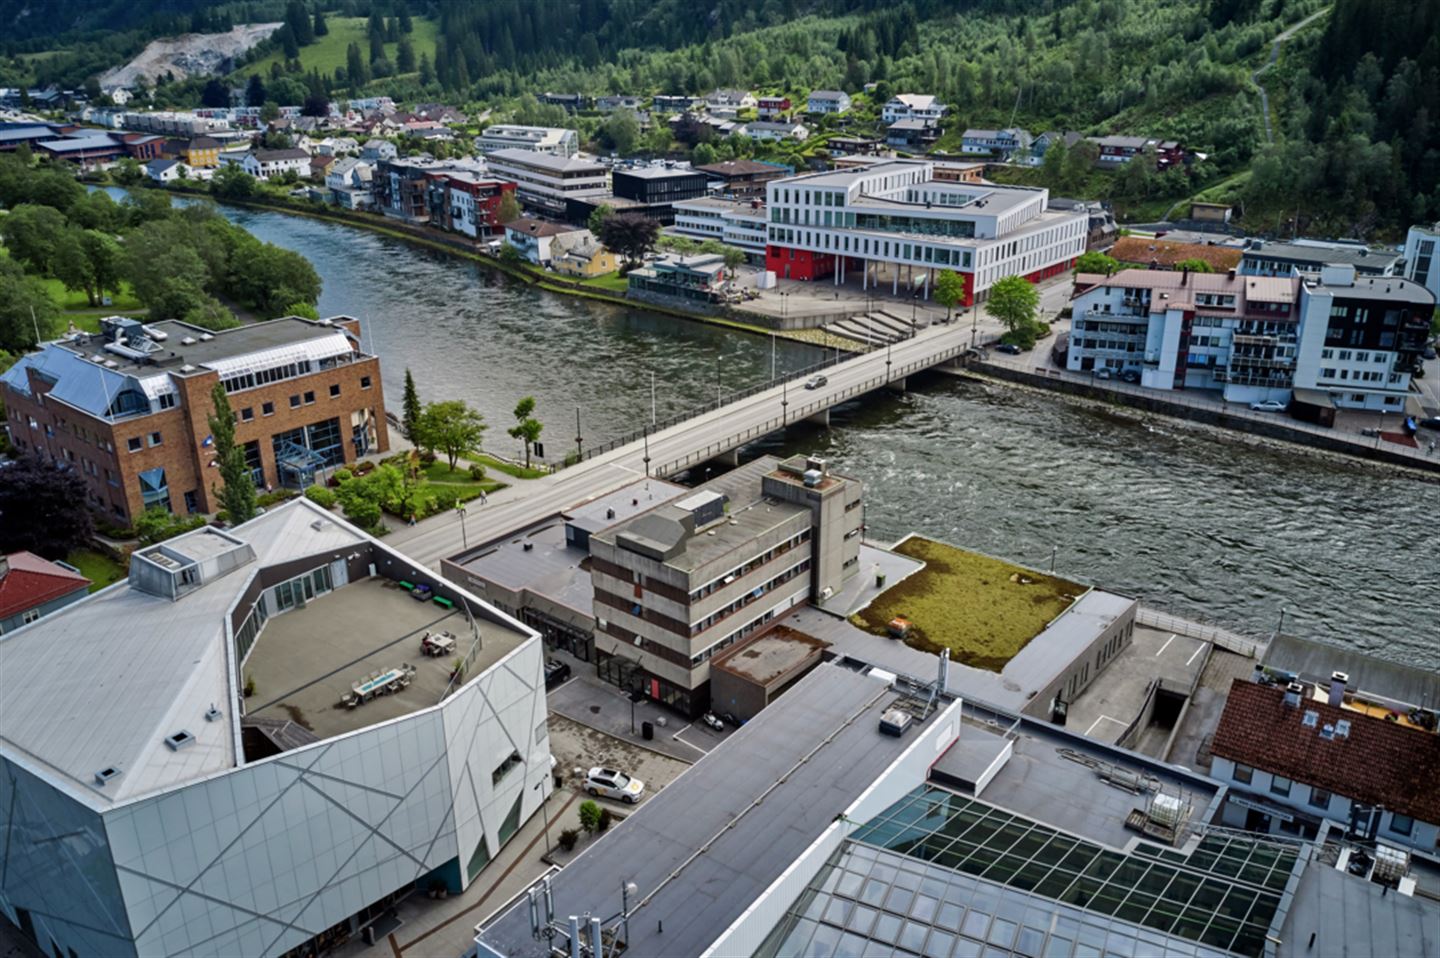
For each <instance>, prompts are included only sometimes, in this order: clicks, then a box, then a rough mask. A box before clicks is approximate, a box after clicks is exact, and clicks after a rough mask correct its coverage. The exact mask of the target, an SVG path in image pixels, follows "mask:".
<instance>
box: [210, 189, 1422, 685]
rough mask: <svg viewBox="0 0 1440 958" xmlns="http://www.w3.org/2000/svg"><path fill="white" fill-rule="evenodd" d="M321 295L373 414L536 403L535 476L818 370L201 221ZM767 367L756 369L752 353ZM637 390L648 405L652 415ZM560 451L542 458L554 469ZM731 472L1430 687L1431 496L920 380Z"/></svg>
mask: <svg viewBox="0 0 1440 958" xmlns="http://www.w3.org/2000/svg"><path fill="white" fill-rule="evenodd" d="M222 210H223V212H224V214H225V215H226V216H227V217H228V218H229V219H231V220H233V221H234V222H236V223H238V224H240V225H241V226H243V227H245V228H246V229H248V230H250V231H251V232H252V233H254V234H255V235H256V236H258V237H259V238H260V239H263V240H266V241H268V242H272V243H275V244H277V245H279V246H283V247H285V248H287V249H293V250H296V251H298V252H300V253H302V254H304V255H305V256H306V257H308V258H309V259H310V261H311V262H312V263H314V265H315V268H316V270H317V271H318V272H319V273H320V275H321V277H322V278H323V279H324V284H325V286H324V293H323V294H322V296H321V299H320V313H321V315H322V316H331V315H336V314H342V313H343V314H348V315H352V316H356V317H359V318H360V319H361V320H362V321H363V324H364V328H365V343H364V345H365V347H366V349H367V350H371V351H373V352H375V353H377V354H378V355H379V356H380V358H381V362H382V368H383V371H384V386H385V392H386V395H387V400H388V404H389V406H390V407H391V408H392V409H396V408H398V406H399V401H400V395H401V385H402V382H403V379H404V375H405V370H406V368H407V367H408V368H409V369H410V370H411V371H412V372H413V373H414V375H415V378H416V382H417V384H418V386H419V390H420V394H421V398H422V399H423V400H427V401H429V400H436V399H450V398H458V399H464V400H466V401H467V402H469V403H471V404H472V405H474V406H476V407H477V408H478V409H479V410H480V411H481V412H482V413H484V415H485V418H486V421H487V422H488V423H489V424H490V429H489V432H488V433H487V440H486V446H487V447H488V448H490V449H492V450H494V451H496V452H500V453H502V454H509V455H512V456H513V455H518V452H519V450H518V442H517V441H516V440H513V439H511V438H510V437H509V436H508V435H506V433H505V429H506V428H507V427H508V426H509V425H511V424H512V416H511V413H510V410H511V409H512V408H513V407H514V405H515V402H516V400H518V399H519V398H520V397H522V396H525V395H534V396H535V397H536V399H537V400H538V407H537V413H538V415H539V417H540V418H541V419H542V421H543V422H544V423H545V434H544V435H543V436H542V442H544V444H545V446H546V447H547V449H546V451H547V453H548V454H549V455H550V456H551V457H552V458H558V456H557V453H558V452H560V451H562V450H566V449H569V448H573V446H574V437H575V411H576V409H577V407H578V408H579V410H580V431H581V435H582V436H583V437H584V439H585V442H586V444H587V445H588V444H591V443H594V442H600V441H604V440H605V439H608V438H611V437H613V436H616V435H619V434H621V433H624V432H627V431H630V430H633V429H636V428H639V427H640V426H641V425H643V424H644V423H645V422H646V421H648V420H649V417H650V416H651V410H652V395H653V408H654V411H655V413H656V414H657V415H658V416H659V418H661V419H664V418H665V417H666V416H669V415H674V414H676V413H680V412H684V411H685V410H687V409H690V408H693V407H695V406H697V405H699V404H701V403H704V402H708V401H711V400H713V399H714V398H715V397H716V395H717V388H718V389H719V390H720V391H722V392H724V393H729V392H731V391H733V390H737V389H740V388H743V387H745V386H749V385H752V384H755V383H757V382H760V381H762V380H764V379H767V378H768V377H769V375H770V371H771V364H772V362H773V363H774V364H775V365H776V367H777V368H778V369H780V370H794V369H800V368H803V367H805V366H807V365H809V364H811V363H814V362H816V361H817V360H818V359H819V358H820V353H819V351H818V350H817V349H815V348H813V347H808V346H805V345H802V344H797V343H792V342H786V341H783V340H781V341H779V342H778V343H775V344H772V342H771V341H770V340H768V339H766V338H763V337H758V336H751V335H747V334H744V333H738V332H733V331H730V330H725V329H721V328H717V327H712V326H706V325H703V324H700V323H695V322H689V321H686V320H681V319H675V318H672V317H668V316H661V315H658V314H655V313H651V312H647V311H645V310H642V309H625V308H618V307H614V306H610V305H608V304H602V303H596V302H591V301H587V300H582V299H576V298H572V297H566V296H561V295H557V294H552V293H546V292H542V291H538V290H535V289H532V288H529V287H527V286H525V285H523V284H521V283H517V282H513V281H510V280H507V279H504V278H502V277H497V276H494V275H492V274H490V273H489V272H487V271H486V270H484V269H483V268H482V267H480V266H477V265H476V264H474V263H470V262H467V261H464V260H461V259H458V258H454V257H450V256H447V255H445V254H441V253H435V252H431V251H429V250H424V249H420V248H417V247H414V246H410V245H407V244H406V243H404V242H401V241H397V240H392V239H390V238H387V237H383V236H379V235H377V234H374V233H370V232H367V231H364V230H360V229H355V228H351V227H346V226H340V225H336V224H333V223H328V222H322V221H318V220H312V219H308V218H303V217H296V216H290V215H286V214H283V213H272V212H260V211H255V210H250V209H237V208H233V207H222ZM772 350H773V352H772ZM652 377H653V384H654V388H653V393H652ZM557 447H558V448H557ZM747 452H754V453H758V452H773V453H796V452H806V453H810V452H814V453H819V454H821V455H824V456H825V457H827V458H828V459H829V461H830V462H831V464H832V468H834V469H835V470H836V471H839V472H842V473H845V474H847V475H851V476H854V477H857V478H859V479H861V480H863V481H864V483H865V498H866V503H867V504H866V511H867V522H868V525H869V534H870V536H871V537H872V538H874V539H878V540H884V541H891V540H894V539H898V538H899V537H901V536H903V535H904V534H906V533H908V532H912V531H914V532H918V533H921V534H923V535H927V536H932V537H935V538H939V539H944V540H947V541H949V542H953V543H955V544H957V545H960V546H964V547H967V548H972V549H977V550H980V551H983V552H988V553H991V554H993V555H997V556H1001V557H1005V558H1009V559H1012V560H1015V561H1017V562H1023V563H1027V564H1029V565H1032V566H1035V567H1037V568H1042V569H1043V568H1048V566H1049V563H1050V557H1051V550H1052V548H1053V549H1054V550H1055V569H1056V571H1057V572H1058V573H1061V574H1068V575H1071V576H1074V577H1077V578H1081V579H1083V580H1084V581H1090V582H1093V583H1095V584H1096V585H1099V586H1103V587H1105V588H1109V589H1114V590H1117V591H1120V592H1123V593H1126V594H1129V595H1135V596H1138V597H1140V598H1141V599H1142V600H1144V601H1146V602H1147V603H1148V604H1150V605H1153V606H1155V607H1157V608H1159V609H1161V610H1162V611H1167V610H1168V611H1173V612H1175V613H1176V614H1181V615H1186V616H1192V617H1204V618H1207V619H1210V620H1213V621H1215V622H1217V623H1218V624H1222V625H1225V626H1227V627H1230V628H1234V629H1237V630H1240V631H1244V632H1248V633H1251V634H1256V635H1268V634H1270V632H1271V630H1273V629H1274V628H1275V627H1276V625H1277V621H1278V619H1279V616H1280V609H1281V608H1282V607H1284V608H1286V609H1287V610H1288V613H1287V615H1286V618H1285V630H1286V632H1289V633H1293V634H1297V635H1302V636H1305V637H1308V638H1314V639H1320V640H1323V641H1327V642H1331V643H1336V644H1340V645H1346V646H1350V647H1353V648H1357V649H1360V650H1363V651H1366V652H1371V653H1374V654H1377V655H1380V656H1383V657H1386V658H1389V659H1393V660H1395V661H1399V662H1403V663H1406V664H1411V665H1418V666H1423V667H1426V668H1437V667H1440V629H1437V627H1436V618H1435V611H1434V609H1433V608H1430V607H1429V605H1428V603H1430V602H1433V601H1434V596H1435V581H1436V579H1437V578H1440V558H1437V554H1436V551H1435V543H1436V542H1437V537H1436V535H1435V530H1434V528H1433V523H1434V521H1435V520H1434V514H1433V507H1427V502H1433V499H1434V495H1435V492H1434V487H1433V486H1431V485H1428V484H1425V483H1421V482H1418V481H1415V480H1413V479H1407V478H1403V477H1400V476H1393V475H1390V474H1387V473H1384V472H1379V471H1376V470H1373V469H1371V468H1370V467H1367V466H1362V465H1358V464H1356V465H1351V464H1348V463H1344V462H1336V461H1332V460H1328V459H1324V458H1320V457H1312V456H1309V455H1303V454H1297V453H1296V452H1295V451H1294V450H1290V449H1284V448H1274V449H1271V448H1253V447H1250V446H1246V445H1241V444H1239V443H1238V442H1235V441H1234V440H1233V439H1230V438H1228V437H1226V436H1223V435H1220V434H1212V433H1210V432H1205V431H1197V430H1191V429H1188V428H1185V427H1182V426H1179V425H1176V424H1173V423H1170V422H1168V421H1166V420H1154V419H1145V420H1138V419H1136V418H1133V417H1128V416H1117V415H1113V414H1110V413H1107V412H1104V411H1101V410H1095V409H1088V408H1081V407H1076V406H1071V405H1067V404H1065V403H1063V402H1059V401H1056V400H1054V399H1053V398H1049V397H1044V396H1037V395H1032V394H1029V393H1026V392H1022V391H1015V390H1009V389H1003V388H999V387H996V388H990V387H985V386H982V385H976V384H973V383H964V382H961V381H958V380H951V379H948V378H945V377H942V376H939V375H935V376H931V377H926V378H925V380H924V381H923V382H922V383H920V384H919V385H918V386H917V388H915V389H913V390H912V391H911V392H909V393H908V394H906V395H904V396H892V395H889V394H883V393H876V394H873V395H870V396H866V397H864V398H863V399H862V400H861V401H858V402H855V403H851V404H849V405H847V406H845V407H841V408H840V409H839V410H837V411H836V414H835V416H834V418H833V419H832V423H831V426H830V428H829V429H821V428H819V427H808V426H807V427H795V428H792V429H791V430H789V431H788V432H787V433H786V434H785V435H783V436H775V437H771V438H769V439H767V440H765V441H764V442H762V443H757V444H756V445H755V446H754V447H752V448H751V449H750V450H747Z"/></svg>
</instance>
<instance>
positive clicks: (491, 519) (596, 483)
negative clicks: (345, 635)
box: [389, 322, 971, 567]
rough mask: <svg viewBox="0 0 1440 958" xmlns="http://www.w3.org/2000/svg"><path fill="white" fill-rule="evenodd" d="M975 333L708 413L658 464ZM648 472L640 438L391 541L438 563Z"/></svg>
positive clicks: (852, 392) (836, 370)
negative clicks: (814, 386)
mask: <svg viewBox="0 0 1440 958" xmlns="http://www.w3.org/2000/svg"><path fill="white" fill-rule="evenodd" d="M970 335H971V331H970V327H969V324H968V323H963V322H956V323H954V324H951V325H948V326H931V327H930V328H928V329H923V330H921V331H920V333H919V334H918V335H917V336H916V337H915V338H913V339H909V340H906V341H904V342H901V343H898V344H896V345H895V346H894V347H892V348H891V349H889V350H885V349H877V350H875V351H873V352H871V353H868V354H864V355H859V356H855V357H852V358H850V359H847V360H844V361H842V362H841V363H839V364H838V365H836V366H833V367H831V368H829V369H827V370H826V371H825V375H826V377H827V379H828V380H829V382H828V383H827V384H826V385H825V386H823V387H821V388H819V389H814V390H807V389H805V388H803V385H802V384H801V383H800V382H793V383H791V384H789V385H788V388H782V387H777V388H774V389H769V390H766V391H765V392H761V393H756V394H755V395H753V396H748V397H746V398H744V399H740V400H737V401H736V402H733V403H731V404H729V405H727V406H724V407H722V408H720V409H717V410H712V411H710V412H707V413H704V414H702V415H700V416H697V417H696V418H694V419H691V420H688V421H687V422H684V423H681V424H680V425H677V426H672V427H670V428H669V429H665V430H663V431H661V432H658V433H656V434H655V435H653V436H651V437H650V442H649V454H650V465H651V466H652V467H654V471H656V472H659V473H674V472H678V471H680V469H681V468H684V467H685V466H688V465H694V464H696V463H699V462H703V461H705V460H707V459H711V458H714V457H715V456H717V455H719V454H721V453H723V452H726V451H728V450H730V449H733V448H735V447H737V446H739V445H742V444H744V443H745V442H748V441H750V440H752V439H756V438H759V437H760V436H763V435H766V434H768V433H771V432H774V431H775V430H777V429H779V428H780V427H781V425H782V417H783V423H785V424H788V423H793V422H798V421H800V420H802V419H805V418H807V417H808V416H810V415H813V414H815V413H817V412H819V411H820V410H823V409H827V408H829V407H830V406H834V405H837V404H838V403H840V402H844V401H845V400H847V399H850V398H853V397H854V396H856V395H862V394H864V393H866V392H870V391H871V390H873V389H876V388H878V387H879V386H881V385H882V384H883V383H884V382H886V381H890V380H894V379H898V378H901V377H902V376H903V375H904V374H905V372H904V371H905V370H906V368H907V367H909V366H911V365H915V364H918V365H919V366H920V367H924V368H928V367H930V366H933V365H935V364H936V362H937V361H938V358H942V357H943V358H948V357H949V356H954V355H958V354H959V353H960V352H962V351H963V350H964V348H965V347H967V346H968V345H969V343H970ZM887 363H888V369H889V370H890V373H889V374H888V375H887ZM645 474H646V462H645V446H644V444H643V442H633V443H630V444H629V445H626V446H622V447H620V448H618V449H613V450H610V451H609V452H607V453H605V454H603V455H600V456H597V457H596V458H594V459H588V460H586V461H585V462H583V463H581V464H579V465H576V466H571V467H570V468H568V469H562V470H561V471H559V472H557V473H555V474H554V475H550V476H546V477H545V478H543V479H533V480H529V481H519V482H516V483H515V484H514V485H512V486H510V487H509V488H507V489H503V490H501V491H499V492H496V493H494V494H492V495H491V496H490V497H489V503H488V504H487V505H483V506H482V505H476V504H475V503H474V502H472V503H471V504H470V505H469V507H468V510H467V513H466V515H465V517H464V518H463V519H462V518H461V517H460V515H459V514H455V513H452V514H450V515H442V516H436V517H434V518H432V519H429V520H427V521H426V522H423V523H421V524H419V525H416V526H406V527H404V528H401V529H398V530H396V531H395V532H393V533H392V534H391V535H390V537H389V541H390V543H391V544H393V545H394V546H395V547H396V548H398V549H399V550H400V551H401V552H404V553H405V554H407V555H409V556H410V557H411V558H413V559H415V560H417V561H419V562H422V563H424V564H425V565H428V566H433V567H438V565H439V562H440V559H441V558H444V557H447V556H453V555H455V554H457V553H459V552H461V551H462V550H463V549H464V547H465V545H466V544H468V543H470V542H474V543H479V542H483V541H486V540H487V539H490V538H492V537H494V536H496V535H502V534H504V533H505V532H508V531H510V530H512V529H516V528H519V527H521V526H523V525H526V524H528V523H530V522H534V521H537V520H539V519H543V518H544V517H546V516H549V515H553V514H555V513H557V512H559V511H561V510H563V509H566V508H569V507H570V506H573V505H575V504H576V503H578V502H582V501H585V500H587V499H591V498H594V497H596V496H599V495H603V494H605V493H607V492H611V491H613V490H615V489H617V488H619V487H620V486H623V485H625V484H626V483H629V482H633V481H634V480H635V479H638V478H642V477H643V476H644V475H645ZM462 522H463V523H464V526H463V528H462Z"/></svg>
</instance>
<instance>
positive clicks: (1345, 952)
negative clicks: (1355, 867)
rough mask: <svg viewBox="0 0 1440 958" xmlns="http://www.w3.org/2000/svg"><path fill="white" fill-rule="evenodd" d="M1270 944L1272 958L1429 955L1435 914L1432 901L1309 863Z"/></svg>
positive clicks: (1439, 932)
mask: <svg viewBox="0 0 1440 958" xmlns="http://www.w3.org/2000/svg"><path fill="white" fill-rule="evenodd" d="M1276 939H1277V940H1276V942H1275V952H1274V953H1275V955H1276V958H1290V956H1292V955H1294V956H1297V958H1299V956H1304V958H1312V956H1316V955H1325V956H1326V958H1352V956H1353V958H1371V956H1374V955H1435V954H1440V909H1437V907H1436V905H1435V903H1434V901H1433V900H1427V899H1424V898H1421V897H1420V896H1418V895H1416V896H1408V895H1399V894H1395V893H1394V892H1393V891H1392V890H1390V889H1387V888H1384V887H1383V886H1381V885H1379V884H1377V883H1375V882H1372V881H1367V880H1365V879H1363V878H1357V877H1355V876H1353V875H1350V874H1347V873H1345V872H1343V871H1339V870H1338V869H1335V868H1331V867H1328V866H1326V865H1324V864H1321V863H1315V864H1312V865H1311V867H1309V868H1307V869H1305V871H1304V873H1303V874H1302V875H1301V876H1300V882H1299V884H1298V885H1297V886H1296V888H1295V892H1294V897H1293V898H1292V899H1291V901H1290V909H1289V911H1288V912H1287V913H1286V915H1285V922H1284V924H1283V925H1281V927H1280V930H1279V934H1278V935H1276ZM1312 942H1313V943H1312Z"/></svg>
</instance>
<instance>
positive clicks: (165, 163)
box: [145, 160, 190, 183]
mask: <svg viewBox="0 0 1440 958" xmlns="http://www.w3.org/2000/svg"><path fill="white" fill-rule="evenodd" d="M145 175H146V176H148V177H150V179H152V180H154V181H155V182H156V183H173V182H175V181H176V180H179V179H184V178H185V177H187V176H189V175H190V168H189V167H188V166H186V165H185V164H184V163H181V162H180V161H179V160H151V161H150V162H149V163H146V164H145Z"/></svg>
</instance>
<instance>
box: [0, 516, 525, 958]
mask: <svg viewBox="0 0 1440 958" xmlns="http://www.w3.org/2000/svg"><path fill="white" fill-rule="evenodd" d="M417 590H418V591H417ZM424 590H429V591H428V592H426V591H424ZM417 598H418V599H421V600H423V601H416V599H417ZM442 633H443V634H442ZM422 639H425V641H426V642H427V644H429V645H430V647H431V649H432V650H434V649H437V648H441V647H443V649H442V652H441V654H439V655H436V656H431V655H425V654H422V652H421V643H422ZM545 715H546V711H545V693H544V681H543V676H542V653H541V646H540V638H539V636H538V634H537V633H535V632H534V631H532V630H531V629H529V628H527V627H526V626H523V625H521V624H520V623H519V622H516V621H515V620H513V619H511V618H509V617H508V616H506V615H504V614H503V613H501V612H499V611H497V610H496V609H495V608H493V607H492V606H490V605H488V604H486V603H485V602H483V601H481V600H480V599H477V598H476V597H475V596H473V595H471V594H470V593H468V592H466V591H465V590H463V589H461V588H459V587H457V586H454V585H452V584H450V583H448V582H446V581H445V580H443V579H440V578H438V577H437V576H434V575H433V574H431V573H429V572H428V571H427V570H426V569H425V568H424V566H422V565H420V564H419V563H415V562H411V561H410V560H409V559H407V558H406V557H405V556H403V555H401V554H400V553H398V552H395V551H394V550H392V549H390V548H388V547H386V546H385V545H383V544H382V543H380V542H378V541H376V540H375V539H373V538H371V537H370V536H368V535H365V534H364V533H362V532H361V531H359V530H358V529H356V528H354V527H353V526H351V525H349V524H348V523H346V522H343V521H341V520H340V519H339V518H337V517H336V516H334V515H333V514H331V513H330V512H328V511H326V510H324V509H322V508H320V507H319V506H316V505H314V504H313V503H311V502H309V501H308V500H305V499H298V500H295V501H293V502H291V503H288V504H286V505H283V506H280V507H278V508H275V509H272V510H271V511H270V512H268V513H266V514H265V515H262V516H260V517H258V518H256V519H254V520H252V521H250V522H248V523H245V524H243V525H240V526H237V527H235V528H234V529H231V530H228V531H221V530H219V529H215V528H211V527H205V528H202V529H200V530H197V531H195V532H191V533H188V534H186V535H183V536H180V537H178V538H175V539H171V540H168V541H166V542H164V543H161V544H159V545H154V546H148V547H145V548H142V549H140V550H138V551H136V552H135V553H134V555H133V556H132V558H131V564H130V574H129V580H128V581H127V582H121V583H117V584H116V585H113V586H111V587H109V588H108V589H105V590H102V591H101V592H98V593H96V594H95V595H92V596H90V597H89V598H87V599H84V600H82V601H80V602H77V603H75V604H73V605H70V606H68V607H66V608H65V609H63V610H61V611H59V612H56V613H54V614H52V615H49V616H46V617H44V618H43V619H40V620H39V621H37V622H35V623H33V624H31V625H29V626H26V627H24V628H21V629H19V630H17V631H15V632H12V633H9V634H7V635H6V636H5V637H4V638H3V639H0V848H3V849H4V852H3V857H4V862H5V864H4V867H3V869H0V913H3V915H4V917H5V919H6V920H8V921H10V922H11V923H13V924H15V925H16V926H17V927H18V928H19V929H20V931H21V932H22V933H23V934H24V935H25V937H27V938H29V939H31V940H32V941H33V942H35V943H36V945H37V946H38V947H39V948H40V949H41V950H42V951H43V952H45V953H46V954H54V955H58V956H64V955H72V956H74V955H105V956H123V955H283V954H286V953H292V952H293V953H296V954H300V953H305V954H313V953H314V952H315V951H324V950H326V949H327V948H330V947H333V946H335V945H337V944H338V943H339V942H341V941H343V940H345V939H346V938H348V937H351V936H358V935H360V934H361V933H362V932H363V931H364V929H365V928H366V926H367V925H368V924H369V923H370V922H371V921H373V920H374V919H375V918H377V917H380V916H383V915H384V914H385V913H386V911H387V910H388V908H389V907H390V905H391V903H392V902H393V901H394V900H395V899H396V897H397V896H399V895H402V894H405V893H407V892H408V891H410V890H411V889H413V888H415V887H416V886H417V884H418V886H419V888H420V889H421V892H422V893H423V892H424V891H425V890H426V889H428V888H430V887H434V886H435V885H437V884H438V885H441V886H444V887H447V888H449V889H450V890H451V891H452V892H459V891H460V890H462V889H464V888H465V887H467V886H468V885H469V884H470V883H471V882H472V881H473V880H474V879H475V877H476V875H477V874H478V873H479V871H480V869H481V868H483V867H484V865H485V864H486V863H487V862H488V861H489V860H490V858H491V857H492V856H493V855H495V854H496V853H497V852H498V851H499V849H500V848H501V847H502V846H503V845H504V844H505V842H506V841H507V840H508V839H509V838H510V837H511V836H513V835H514V834H515V832H516V830H517V829H518V828H519V826H520V823H521V822H523V821H525V820H526V819H527V818H528V817H529V816H530V815H531V814H532V813H533V812H534V811H536V809H537V807H538V805H539V803H540V802H541V801H542V800H543V798H544V797H545V795H546V793H547V792H548V791H549V790H550V788H551V775H550V761H551V759H550V748H549V737H548V734H547V731H546V724H545Z"/></svg>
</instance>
